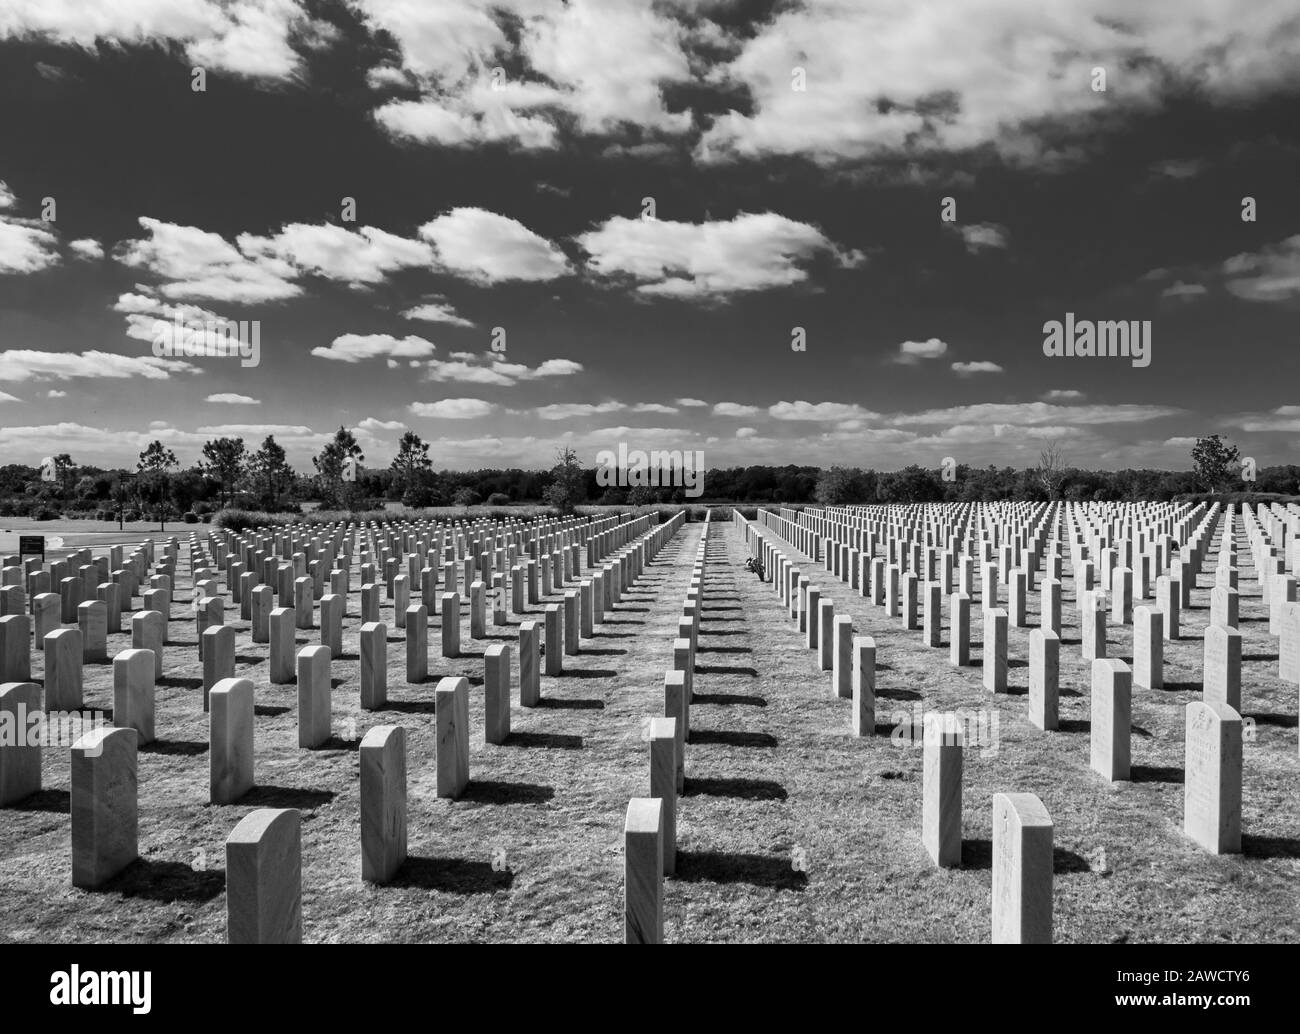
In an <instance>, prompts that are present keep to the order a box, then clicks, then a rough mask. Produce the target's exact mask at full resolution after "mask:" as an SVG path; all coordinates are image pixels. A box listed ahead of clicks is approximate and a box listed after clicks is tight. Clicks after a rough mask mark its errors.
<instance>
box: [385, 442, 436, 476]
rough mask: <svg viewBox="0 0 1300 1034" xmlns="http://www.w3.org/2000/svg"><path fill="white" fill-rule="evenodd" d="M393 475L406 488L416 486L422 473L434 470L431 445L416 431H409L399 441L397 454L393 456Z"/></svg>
mask: <svg viewBox="0 0 1300 1034" xmlns="http://www.w3.org/2000/svg"><path fill="white" fill-rule="evenodd" d="M392 468H393V477H394V478H395V479H396V480H397V481H398V482H399V483H400V484H401V486H402V488H403V489H404V490H410V489H412V488H415V487H416V486H417V485H419V484H420V483H421V475H422V474H427V473H428V472H430V471H431V470H433V463H432V462H430V460H429V446H428V445H427V444H426V443H425V442H424V441H423V440H422V439H421V438H420V436H419V435H418V434H416V433H415V432H414V431H407V432H406V433H405V434H404V435H402V440H401V441H400V442H398V443H397V455H396V456H395V457H393V463H392Z"/></svg>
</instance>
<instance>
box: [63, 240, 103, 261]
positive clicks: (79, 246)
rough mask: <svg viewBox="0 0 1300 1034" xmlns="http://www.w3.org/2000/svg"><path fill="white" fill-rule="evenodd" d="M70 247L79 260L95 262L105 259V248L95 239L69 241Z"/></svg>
mask: <svg viewBox="0 0 1300 1034" xmlns="http://www.w3.org/2000/svg"><path fill="white" fill-rule="evenodd" d="M68 247H69V248H70V249H71V250H72V253H73V254H74V255H76V256H77V258H82V259H87V260H90V261H93V260H95V259H102V258H103V257H104V246H103V245H102V244H100V243H99V241H97V240H95V239H94V238H93V237H81V238H78V239H77V240H75V241H68Z"/></svg>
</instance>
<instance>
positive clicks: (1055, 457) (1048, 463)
mask: <svg viewBox="0 0 1300 1034" xmlns="http://www.w3.org/2000/svg"><path fill="white" fill-rule="evenodd" d="M1034 473H1035V475H1036V476H1037V478H1038V483H1039V484H1040V485H1042V486H1043V491H1044V492H1046V493H1047V498H1048V499H1056V497H1057V495H1058V494H1059V493H1060V491H1061V482H1063V481H1064V480H1065V452H1064V450H1063V449H1062V448H1061V446H1060V443H1059V442H1057V441H1056V440H1055V439H1053V440H1052V443H1051V444H1050V445H1048V447H1047V448H1046V449H1044V450H1043V451H1042V452H1040V453H1039V454H1038V466H1037V467H1036V468H1035V470H1034Z"/></svg>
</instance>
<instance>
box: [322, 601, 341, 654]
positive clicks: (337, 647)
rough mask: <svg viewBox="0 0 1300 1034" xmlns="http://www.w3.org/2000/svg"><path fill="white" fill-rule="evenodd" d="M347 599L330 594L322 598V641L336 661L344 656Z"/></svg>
mask: <svg viewBox="0 0 1300 1034" xmlns="http://www.w3.org/2000/svg"><path fill="white" fill-rule="evenodd" d="M346 609H347V597H346V596H340V595H338V594H336V593H332V592H328V593H326V594H325V595H324V596H322V597H321V598H320V641H321V645H322V646H324V647H325V648H326V649H327V650H329V652H330V656H331V657H332V658H333V659H334V660H338V659H339V658H341V657H342V656H343V612H344V610H346Z"/></svg>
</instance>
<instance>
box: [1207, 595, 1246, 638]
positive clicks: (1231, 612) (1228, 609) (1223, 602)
mask: <svg viewBox="0 0 1300 1034" xmlns="http://www.w3.org/2000/svg"><path fill="white" fill-rule="evenodd" d="M1239 602H1240V601H1239V597H1238V595H1237V590H1236V589H1228V588H1225V587H1224V586H1222V585H1216V586H1215V587H1214V588H1213V589H1211V590H1210V624H1212V625H1219V626H1221V627H1223V628H1236V627H1237V621H1238V617H1237V615H1238V610H1239Z"/></svg>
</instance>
